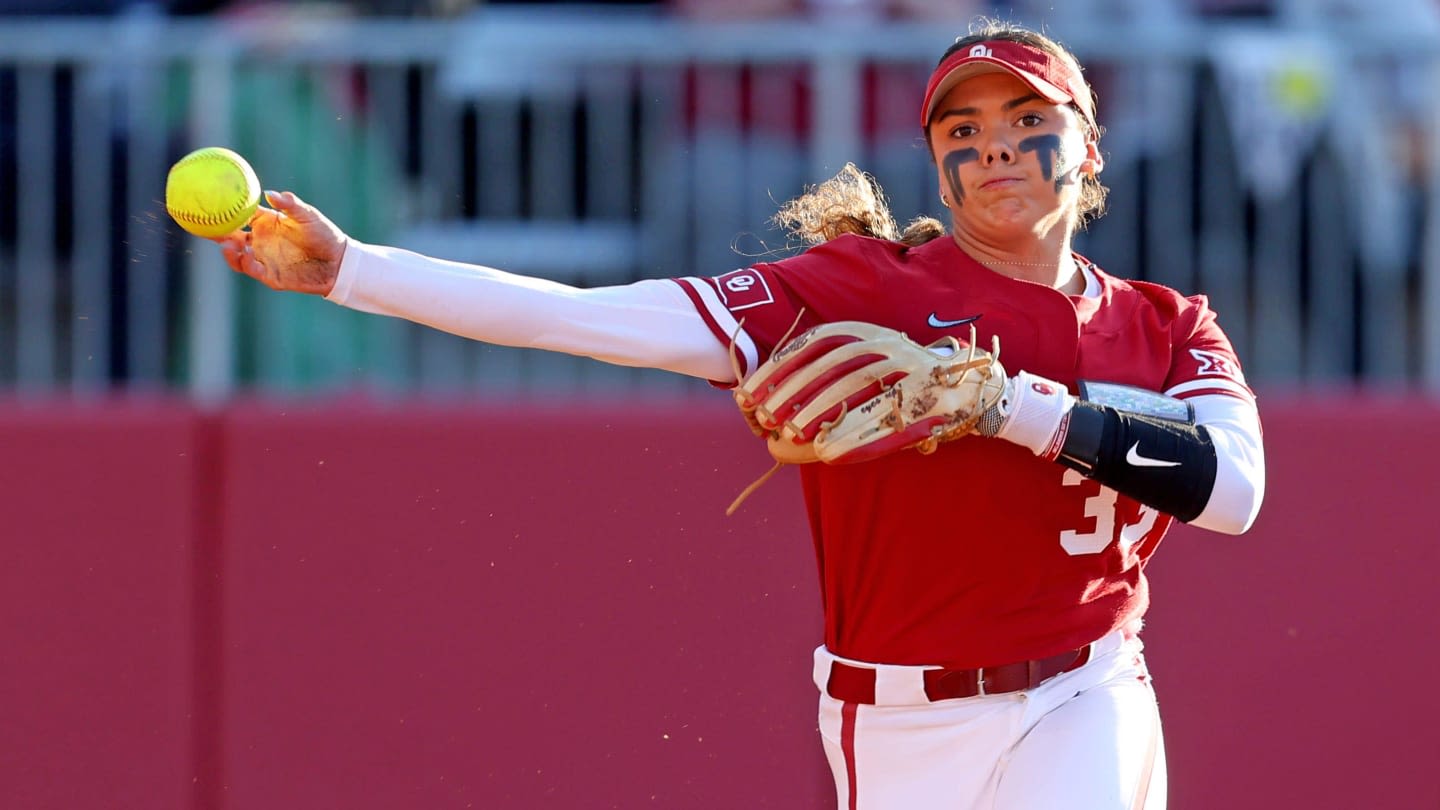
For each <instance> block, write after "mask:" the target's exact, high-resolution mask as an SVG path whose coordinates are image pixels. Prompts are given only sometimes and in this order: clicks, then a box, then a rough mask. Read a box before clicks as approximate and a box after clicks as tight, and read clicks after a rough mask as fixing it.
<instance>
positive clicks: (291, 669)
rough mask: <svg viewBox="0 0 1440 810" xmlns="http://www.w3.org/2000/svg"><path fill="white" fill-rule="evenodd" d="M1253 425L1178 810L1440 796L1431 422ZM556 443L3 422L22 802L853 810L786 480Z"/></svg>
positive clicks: (1166, 629) (1165, 611) (691, 445)
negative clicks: (1249, 485)
mask: <svg viewBox="0 0 1440 810" xmlns="http://www.w3.org/2000/svg"><path fill="white" fill-rule="evenodd" d="M697 407H698V408H699V416H698V417H695V418H691V419H682V418H680V416H679V414H680V413H681V412H682V411H683V410H685V409H686V408H689V409H692V410H693V409H695V408H697ZM1263 407H1264V414H1265V419H1266V430H1267V443H1268V447H1269V453H1270V459H1269V467H1270V491H1269V495H1268V498H1267V503H1266V508H1265V511H1264V512H1263V513H1262V516H1261V518H1260V521H1259V522H1258V523H1257V525H1256V528H1255V529H1254V530H1253V531H1252V533H1251V534H1249V535H1247V536H1245V537H1242V538H1230V537H1223V536H1218V535H1210V534H1207V533H1204V532H1199V531H1193V530H1189V529H1186V528H1184V527H1181V528H1179V529H1177V530H1176V531H1174V532H1172V534H1171V536H1170V537H1169V538H1168V539H1167V541H1166V543H1165V547H1164V548H1163V549H1162V550H1161V552H1160V554H1159V555H1158V556H1157V558H1156V561H1155V564H1154V565H1153V566H1152V571H1151V576H1152V578H1153V580H1154V582H1155V599H1156V604H1155V606H1154V608H1153V609H1152V611H1151V618H1150V623H1149V631H1148V632H1147V634H1146V638H1147V643H1148V645H1149V656H1150V663H1151V669H1152V670H1153V672H1154V674H1155V677H1156V686H1157V690H1158V691H1159V693H1160V697H1161V701H1162V709H1163V712H1164V715H1165V721H1166V731H1167V746H1168V748H1169V754H1170V771H1171V807H1172V808H1178V810H1205V809H1206V808H1215V807H1227V808H1242V809H1243V808H1274V807H1304V808H1335V810H1340V809H1341V808H1345V809H1346V810H1348V809H1349V808H1354V807H1389V808H1425V809H1426V810H1433V808H1435V807H1440V777H1437V776H1436V775H1435V770H1434V767H1435V763H1436V762H1440V693H1437V692H1436V690H1435V689H1434V688H1433V684H1434V683H1435V682H1436V680H1437V676H1440V644H1437V641H1436V639H1437V637H1440V632H1437V631H1440V589H1437V588H1436V587H1435V585H1434V579H1435V572H1436V571H1437V570H1440V544H1437V543H1436V541H1435V535H1434V533H1433V532H1432V531H1431V527H1430V526H1429V524H1430V522H1431V521H1432V518H1431V513H1430V510H1429V508H1428V507H1429V506H1430V504H1431V501H1432V500H1433V499H1434V498H1435V497H1436V489H1437V488H1436V486H1435V484H1436V482H1437V480H1440V476H1437V475H1436V474H1435V473H1434V472H1433V471H1432V468H1431V467H1432V463H1431V462H1430V459H1432V458H1434V457H1435V456H1436V455H1437V454H1440V406H1437V405H1436V404H1431V403H1424V402H1418V401H1410V402H1398V401H1375V400H1355V399H1336V398H1332V399H1326V400H1322V401H1320V402H1319V403H1318V404H1317V403H1304V402H1301V401H1300V400H1298V399H1285V398H1283V397H1278V396H1276V397H1267V398H1266V400H1265V402H1264V405H1263ZM541 421H542V422H543V425H539V426H537V421H536V420H534V419H532V418H531V417H529V416H525V415H523V414H522V413H521V412H519V411H518V410H516V409H497V408H495V407H494V406H475V407H465V408H461V407H452V408H448V409H438V408H434V407H427V406H415V407H410V406H407V407H404V408H397V407H391V408H382V407H376V406H367V405H361V404H357V403H355V402H329V403H307V404H293V403H292V404H287V405H284V406H277V405H257V404H254V403H244V404H236V405H234V406H232V407H231V408H230V409H229V410H228V411H227V412H225V413H223V414H219V415H209V416H202V415H197V414H195V413H193V412H191V411H188V410H186V409H184V408H182V407H179V406H175V405H166V404H156V403H149V404H144V403H125V404H114V403H112V404H105V405H90V406H72V405H45V406H37V405H29V406H25V405H19V404H11V405H7V406H0V447H3V448H4V454H5V459H6V463H5V464H4V465H0V509H3V510H4V514H5V516H6V521H5V528H6V535H5V537H6V542H5V543H4V544H3V545H0V548H3V550H4V552H3V553H4V563H3V565H0V616H3V623H0V808H7V809H8V808H80V807H84V808H147V810H169V809H170V808H175V809H176V810H180V809H182V808H183V809H185V810H190V809H192V808H193V809H194V810H202V808H203V809H207V810H208V809H210V808H217V809H218V808H226V809H227V810H239V809H240V808H244V809H246V810H249V809H250V808H257V809H263V810H280V809H281V808H305V809H306V810H310V809H311V808H319V807H345V808H358V809H363V808H376V809H377V810H379V808H387V809H388V808H427V810H428V808H465V807H476V808H500V807H514V808H531V807H557V808H607V807H620V808H630V807H666V808H727V809H728V808H735V807H784V808H824V807H831V806H833V803H834V800H833V798H831V787H830V784H829V776H828V774H827V773H826V770H825V766H824V764H823V758H822V756H821V753H820V747H819V743H818V740H817V739H816V738H815V731H814V719H813V714H814V701H815V695H814V689H813V687H812V686H811V685H810V683H809V660H810V659H809V656H810V650H811V648H812V647H813V645H814V644H815V643H816V639H817V638H818V623H819V615H820V614H819V608H818V604H817V602H818V598H817V594H816V589H815V582H814V562H813V560H812V557H811V551H810V545H809V539H808V534H807V532H806V529H805V527H804V525H803V521H802V519H801V516H800V509H798V508H797V506H796V503H795V501H796V499H797V498H798V487H797V486H796V482H795V478H794V475H793V473H789V474H782V475H780V476H778V477H777V479H776V480H774V481H772V482H771V483H770V484H768V485H767V486H766V487H765V488H764V489H762V490H761V491H760V492H759V493H758V494H757V495H756V496H754V497H753V498H752V499H751V500H750V501H749V502H747V503H746V505H745V506H744V508H743V509H742V510H741V511H740V512H739V513H738V514H737V515H736V516H735V517H733V518H725V517H724V515H723V512H724V508H725V506H726V504H728V503H729V501H730V499H731V498H732V497H733V496H734V494H735V493H736V492H738V491H739V490H740V489H741V488H742V487H744V485H745V484H747V483H749V481H750V480H752V479H753V478H754V477H755V476H758V475H759V474H760V473H761V472H763V471H764V469H765V468H766V467H767V463H766V462H767V457H766V456H765V455H764V453H763V451H761V450H760V449H759V447H758V446H757V445H755V444H754V442H753V441H749V440H748V433H747V432H746V431H745V429H744V428H743V427H742V426H740V425H739V424H738V420H737V419H735V418H734V417H733V416H732V414H731V413H730V412H729V411H728V409H726V408H725V407H723V404H721V403H719V402H717V401H715V400H705V401H702V402H701V403H699V404H698V406H697V404H696V403H690V404H688V405H685V404H683V403H677V404H676V406H675V407H673V408H670V409H668V410H666V411H665V412H663V413H658V414H652V415H648V416H642V415H638V414H634V413H631V412H628V411H627V410H626V409H624V408H622V407H620V406H613V407H611V408H610V409H609V410H607V411H604V412H603V413H601V414H600V415H598V416H591V417H586V418H579V417H577V416H575V415H574V414H571V413H566V412H565V411H563V410H556V411H553V412H550V413H548V414H546V415H545V418H544V419H543V420H541ZM657 423H658V429H657V428H656V424H657Z"/></svg>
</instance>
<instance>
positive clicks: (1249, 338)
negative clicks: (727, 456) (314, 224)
mask: <svg viewBox="0 0 1440 810" xmlns="http://www.w3.org/2000/svg"><path fill="white" fill-rule="evenodd" d="M977 15H990V16H997V17H1002V18H1013V19H1018V20H1020V21H1023V22H1027V23H1029V24H1032V25H1036V26H1040V27H1043V28H1044V29H1045V30H1046V31H1048V32H1049V33H1051V34H1052V35H1054V36H1056V37H1057V38H1059V39H1060V40H1061V41H1064V42H1066V43H1067V44H1069V45H1070V46H1071V47H1072V48H1073V49H1074V50H1076V51H1077V52H1078V53H1079V55H1080V57H1081V59H1082V60H1083V61H1084V62H1085V63H1086V65H1087V76H1088V78H1089V79H1090V81H1091V82H1092V84H1094V85H1095V86H1096V88H1097V91H1098V93H1099V98H1100V105H1101V106H1100V117H1101V121H1102V123H1103V124H1104V125H1105V126H1106V127H1107V129H1108V133H1107V136H1106V138H1105V139H1104V141H1102V148H1103V149H1104V150H1105V151H1106V153H1107V156H1108V163H1109V166H1108V167H1107V170H1106V173H1105V177H1104V179H1105V180H1106V182H1107V184H1108V185H1110V186H1111V188H1112V190H1113V191H1112V195H1111V212H1110V214H1109V216H1107V217H1105V218H1103V219H1101V220H1100V221H1099V222H1098V223H1096V224H1095V225H1093V226H1092V227H1091V229H1090V230H1089V231H1088V232H1087V233H1085V234H1084V235H1083V236H1082V238H1081V241H1080V249H1081V250H1082V251H1084V252H1086V253H1087V254H1089V255H1091V257H1092V258H1094V259H1095V260H1097V261H1098V262H1099V263H1100V264H1101V265H1102V266H1105V267H1107V268H1108V269H1110V270H1111V271H1112V272H1115V273H1117V274H1119V275H1122V276H1128V277H1134V278H1149V279H1153V280H1157V281H1161V282H1164V283H1168V284H1171V285H1173V286H1176V287H1178V288H1180V289H1182V290H1185V291H1187V292H1205V293H1208V294H1209V295H1210V296H1211V297H1212V299H1213V302H1214V304H1215V305H1216V308H1217V310H1218V311H1219V312H1220V314H1221V317H1222V321H1223V322H1225V324H1226V328H1227V331H1228V332H1229V333H1230V334H1231V335H1232V337H1234V338H1235V340H1236V342H1237V344H1239V347H1240V350H1241V356H1242V359H1243V360H1244V361H1245V362H1246V363H1247V365H1248V367H1249V371H1250V373H1251V377H1252V380H1253V381H1254V382H1256V383H1257V384H1260V385H1276V386H1289V387H1294V386H1336V385H1338V386H1349V385H1353V384H1356V383H1363V384H1373V385H1379V386H1389V387H1401V388H1410V387H1423V388H1433V387H1437V386H1440V290H1436V289H1435V288H1436V287H1437V286H1440V283H1437V282H1440V279H1437V273H1440V255H1437V254H1440V248H1437V247H1436V246H1435V245H1431V244H1430V238H1431V233H1432V231H1433V230H1434V229H1433V228H1431V227H1430V221H1431V219H1432V218H1434V217H1436V216H1437V215H1440V211H1437V210H1436V209H1437V206H1436V201H1437V200H1440V182H1437V180H1436V178H1435V161H1433V160H1432V159H1431V158H1432V156H1433V155H1434V154H1435V152H1436V149H1437V144H1440V133H1437V126H1436V121H1437V116H1436V114H1435V112H1434V110H1433V109H1432V107H1433V106H1434V105H1433V99H1434V98H1436V97H1437V93H1436V90H1437V89H1440V68H1437V65H1440V62H1437V58H1440V47H1437V45H1440V4H1436V3H1432V2H1429V0H1373V1H1371V2H1360V0H1065V2H1054V1H1053V0H1052V1H1050V2H1045V1H1043V0H625V1H624V2H596V3H588V4H582V5H576V4H557V3H551V2H548V1H547V0H493V1H492V2H480V1H479V0H353V2H334V1H333V0H331V1H328V2H320V1H318V0H316V1H314V2H311V1H310V0H293V1H292V2H279V1H278V0H227V1H222V0H0V385H5V386H7V387H13V388H15V389H17V390H20V391H22V392H32V391H40V392H53V391H57V390H59V391H68V392H72V393H79V394H84V393H93V392H100V391H108V390H113V389H114V388H116V387H126V388H138V389H161V390H179V391H187V392H190V393H192V394H195V395H196V396H202V397H211V398H224V397H227V396H229V395H230V394H232V393H233V392H235V391H237V390H242V389H246V388H250V387H259V388H262V389H265V390H271V391H315V390H331V389H337V388H338V389H355V388H361V389H366V390H372V391H380V392H408V391H415V390H423V391H429V392H433V393H436V394H444V393H461V394H474V393H481V394H483V393H485V392H487V391H491V390H516V389H517V388H518V389H543V390H546V391H555V390H573V391H578V392H582V393H584V394H586V395H593V394H598V393H603V392H604V391H606V390H608V389H614V388H625V387H629V386H632V385H634V384H635V380H636V379H637V377H638V378H643V379H644V380H645V383H644V384H646V385H654V386H670V387H674V388H677V389H682V390H683V389H685V388H686V387H687V386H689V385H690V384H689V383H688V382H686V381H676V380H668V379H665V378H663V377H662V376H659V375H646V374H644V373H642V372H634V371H630V370H621V369H606V368H598V367H596V366H594V365H593V364H588V363H586V362H584V361H573V362H572V361H571V360H570V359H569V358H553V357H544V356H535V355H531V354H529V353H527V352H523V351H512V350H507V349H502V348H496V347H488V346H476V345H470V344H465V343H464V342H461V341H456V340H453V339H451V338H449V337H448V336H444V335H434V334H428V333H425V332H424V331H423V330H417V329H413V328H411V327H409V326H406V325H403V324H394V323H388V322H371V320H373V319H371V320H367V319H365V318H361V317H356V316H354V314H353V313H345V312H341V311H339V310H338V309H337V308H334V307H327V306H326V305H324V304H323V303H322V302H314V301H291V300H288V299H287V298H285V297H275V296H265V295H260V294H257V290H256V289H253V288H252V287H248V286H246V285H240V284H237V283H235V282H234V281H233V280H231V279H229V278H227V277H225V276H224V274H223V272H221V271H220V269H219V265H218V260H217V259H216V258H215V257H214V256H213V255H211V253H212V252H213V251H208V250H207V248H208V246H206V245H205V244H204V243H201V242H199V241H197V240H194V239H193V238H190V237H187V236H185V235H183V234H181V233H180V232H179V231H178V230H176V229H175V228H174V227H173V226H172V225H171V224H170V223H169V222H168V221H167V220H166V218H165V217H164V213H163V207H162V206H161V205H160V199H161V197H162V191H163V181H164V174H165V169H166V168H167V167H168V165H169V163H170V162H172V161H173V160H174V159H176V158H178V157H179V156H180V155H182V154H184V153H185V152H186V151H188V150H190V149H193V148H195V147H198V146H202V145H211V144H223V145H227V146H231V147H233V148H236V149H237V150H239V151H241V152H242V153H244V154H246V155H247V157H249V158H250V159H251V161H252V162H253V163H254V164H255V165H256V167H257V170H258V171H259V173H260V175H261V178H262V183H263V184H264V185H266V186H267V187H279V188H288V189H291V190H294V191H296V192H298V193H300V194H301V196H303V197H306V198H308V199H311V200H312V201H314V202H316V203H318V204H320V205H321V206H322V207H323V208H324V209H325V210H326V211H327V212H329V213H330V214H331V215H332V217H333V218H335V219H336V220H337V222H339V223H340V224H341V226H342V227H344V228H346V229H347V230H349V231H350V232H351V233H352V234H353V235H355V236H357V237H358V238H362V239H367V240H372V241H381V242H387V243H392V244H399V245H401V246H405V247H412V248H415V249H418V250H422V251H426V252H431V253H434V254H437V255H442V256H446V257H449V258H456V259H462V260H466V261H474V262H480V263H486V264H490V265H493V266H499V267H502V268H507V269H513V270H516V271H520V272H525V273H532V274H537V275H544V276H548V277H552V278H557V279H560V280H564V281H568V282H571V283H577V284H610V283H624V282H627V281H632V280H635V279H637V278H644V277H656V276H679V275H692V274H693V275H713V274H717V273H721V272H725V271H727V270H729V269H732V268H733V267H735V266H738V265H741V264H745V263H749V262H751V261H754V260H756V259H757V258H760V257H763V256H771V255H776V254H779V253H783V252H785V251H786V250H788V249H790V246H786V245H783V244H779V243H777V239H778V238H779V235H778V233H777V232H776V231H775V230H774V229H773V228H771V226H770V224H769V222H768V218H769V216H770V214H772V213H773V212H774V210H775V207H776V205H777V204H778V202H781V201H783V200H784V199H787V198H789V197H791V196H793V195H794V194H796V193H798V192H799V191H801V190H802V189H803V188H804V187H805V186H806V185H810V184H814V183H817V182H819V181H821V180H823V179H825V178H826V177H828V176H830V175H831V174H833V173H834V172H835V171H836V170H838V169H839V167H840V166H841V165H843V164H844V163H845V162H847V161H853V162H855V163H856V164H858V165H859V166H860V167H861V168H862V169H865V170H867V171H869V172H871V173H873V174H875V176H876V177H877V179H878V180H879V181H880V183H881V184H882V186H883V187H884V188H885V189H886V190H887V192H888V193H889V195H890V198H891V202H892V205H893V207H894V209H895V211H896V214H897V217H898V218H900V219H908V218H910V217H911V216H916V215H921V214H932V215H933V214H936V213H938V210H937V208H938V205H937V203H936V201H935V199H934V189H933V188H932V186H933V182H934V181H933V177H932V175H931V169H930V167H929V166H928V165H927V161H926V159H925V155H924V150H922V149H918V148H917V147H916V136H917V134H918V133H917V131H916V128H915V127H914V125H913V121H912V119H913V111H912V110H913V107H914V104H915V99H916V98H918V96H919V92H920V89H921V88H922V86H923V81H924V76H925V74H926V72H927V71H928V69H929V67H931V66H932V65H933V63H934V60H935V59H936V58H938V56H939V54H940V53H941V52H942V51H943V49H944V47H945V45H946V44H948V42H949V41H950V40H951V39H952V38H953V37H954V36H957V35H959V34H960V33H963V32H964V30H965V29H966V27H967V25H968V23H969V21H970V20H972V19H974V18H975V17H976V16H977Z"/></svg>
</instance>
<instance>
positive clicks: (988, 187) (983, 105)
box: [929, 73, 1100, 241]
mask: <svg viewBox="0 0 1440 810" xmlns="http://www.w3.org/2000/svg"><path fill="white" fill-rule="evenodd" d="M935 110H936V112H935V116H934V117H933V118H932V119H931V121H930V130H929V134H930V147H931V149H932V151H933V154H934V158H935V166H936V168H937V170H938V172H939V179H940V190H941V192H942V193H943V194H944V196H945V198H946V204H947V205H948V206H949V208H950V211H951V213H952V214H953V215H954V219H955V227H956V229H957V230H964V231H967V232H969V233H972V234H974V235H977V236H982V237H989V238H994V239H1001V240H1006V241H1009V240H1013V239H1015V238H1018V237H1023V236H1026V235H1035V236H1042V237H1043V236H1044V235H1045V234H1047V233H1048V232H1050V231H1051V230H1052V229H1053V228H1056V227H1063V228H1069V227H1070V226H1071V224H1072V223H1073V222H1074V220H1075V211H1076V206H1077V204H1078V201H1079V196H1080V180H1081V177H1082V174H1084V173H1087V172H1096V171H1099V169H1100V158H1099V152H1098V150H1097V148H1096V145H1095V143H1094V141H1092V140H1089V139H1088V138H1087V137H1086V134H1085V128H1084V123H1083V121H1082V119H1081V118H1080V117H1079V115H1078V114H1077V113H1076V112H1075V110H1073V109H1072V108H1070V107H1068V106H1063V105H1058V104H1053V103H1051V102H1049V101H1046V100H1045V99H1043V98H1041V97H1040V96H1038V95H1036V94H1035V92H1034V91H1033V90H1031V89H1030V88H1029V87H1028V86H1026V85H1025V84H1024V83H1023V82H1021V81H1020V80H1019V79H1017V78H1015V77H1014V76H1012V75H1010V74H1009V73H984V74H981V75H979V76H975V77H973V78H970V79H967V80H965V81H963V82H961V83H960V84H958V85H956V86H955V87H954V88H952V89H951V90H950V92H949V93H946V94H945V96H944V98H942V99H941V100H940V103H939V104H938V105H936V107H935Z"/></svg>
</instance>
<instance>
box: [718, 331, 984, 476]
mask: <svg viewBox="0 0 1440 810" xmlns="http://www.w3.org/2000/svg"><path fill="white" fill-rule="evenodd" d="M999 356H1000V341H999V338H995V339H994V340H993V341H992V343H991V350H990V351H988V352H987V351H985V350H984V349H981V348H979V347H977V346H976V345H975V329H974V327H973V326H972V327H971V329H970V340H969V342H968V343H961V342H960V341H958V340H956V339H955V338H953V337H946V338H943V339H941V340H939V341H936V342H935V343H932V344H930V345H929V346H921V345H920V344H918V343H916V342H914V341H913V340H911V339H910V338H908V337H906V336H905V335H904V334H903V333H901V332H897V331H895V330H894V329H889V328H886V327H883V326H876V325H874V324H869V323H861V322H858V321H841V322H837V323H830V324H825V325H823V326H818V327H816V328H814V329H811V330H810V331H808V332H805V333H804V334H802V335H800V336H799V337H797V338H795V340H793V341H791V342H790V343H789V344H787V345H785V346H784V347H782V348H781V349H780V350H779V351H777V352H776V353H775V355H774V356H773V357H771V358H770V360H768V361H767V362H765V363H764V364H762V365H761V366H760V367H759V368H757V369H756V370H755V373H754V374H751V375H750V376H749V378H747V379H746V380H744V381H743V382H741V383H740V385H739V386H737V387H736V388H735V390H734V396H735V402H736V404H737V405H739V406H740V411H741V413H742V414H744V415H745V418H746V421H747V422H749V424H750V426H751V429H752V430H753V431H754V432H755V433H756V435H759V436H764V437H765V438H766V440H767V443H768V445H769V449H770V455H771V456H773V457H774V458H775V460H776V461H778V462H781V463H785V464H802V463H806V462H809V461H824V462H826V463H830V464H846V463H851V462H858V461H866V460H868V459H872V458H876V457H878V456H882V455H885V454H887V453H892V452H894V451H896V450H902V449H905V448H908V447H915V448H917V449H919V450H920V452H922V453H930V452H934V450H935V448H936V447H937V446H938V445H939V444H940V443H941V442H947V441H951V440H953V439H958V438H960V437H961V436H964V435H966V434H968V433H971V432H972V431H974V429H975V427H976V425H977V424H978V423H979V421H980V419H981V417H982V416H984V414H985V412H986V411H987V410H988V409H989V408H990V407H991V406H992V405H993V404H995V403H996V402H997V401H998V400H999V399H1000V397H1001V395H1002V394H1003V393H1004V391H1005V379H1006V378H1005V369H1004V367H1003V366H1001V365H1000V362H999Z"/></svg>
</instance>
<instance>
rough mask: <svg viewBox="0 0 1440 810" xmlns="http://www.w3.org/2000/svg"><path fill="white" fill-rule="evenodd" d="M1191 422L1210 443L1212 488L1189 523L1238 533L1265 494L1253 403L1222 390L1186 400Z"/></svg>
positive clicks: (1262, 447)
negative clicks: (1201, 428) (1202, 428)
mask: <svg viewBox="0 0 1440 810" xmlns="http://www.w3.org/2000/svg"><path fill="white" fill-rule="evenodd" d="M1188 401H1189V402H1190V404H1191V405H1193V406H1194V407H1195V423H1196V424H1197V425H1204V426H1205V429H1206V430H1207V431H1209V433H1210V441H1211V442H1212V443H1213V444H1214V446H1215V488H1214V489H1212V490H1211V491H1210V500H1209V501H1207V502H1206V503H1205V508H1204V509H1203V510H1201V512H1200V514H1199V515H1198V516H1196V518H1195V519H1194V520H1192V521H1190V525H1192V526H1199V527H1200V528H1202V529H1210V530H1211V531H1216V532H1224V533H1226V534H1240V533H1242V532H1244V531H1245V530H1247V529H1249V528H1250V525H1251V524H1252V523H1254V522H1255V517H1256V516H1257V515H1259V514H1260V503H1261V502H1262V501H1263V500H1265V444H1264V442H1263V440H1262V438H1261V432H1260V413H1259V411H1257V410H1256V409H1255V403H1253V402H1250V401H1247V400H1243V399H1240V398H1238V397H1232V396H1226V395H1224V394H1209V395H1206V396H1199V397H1194V398H1192V399H1190V400H1188Z"/></svg>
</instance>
